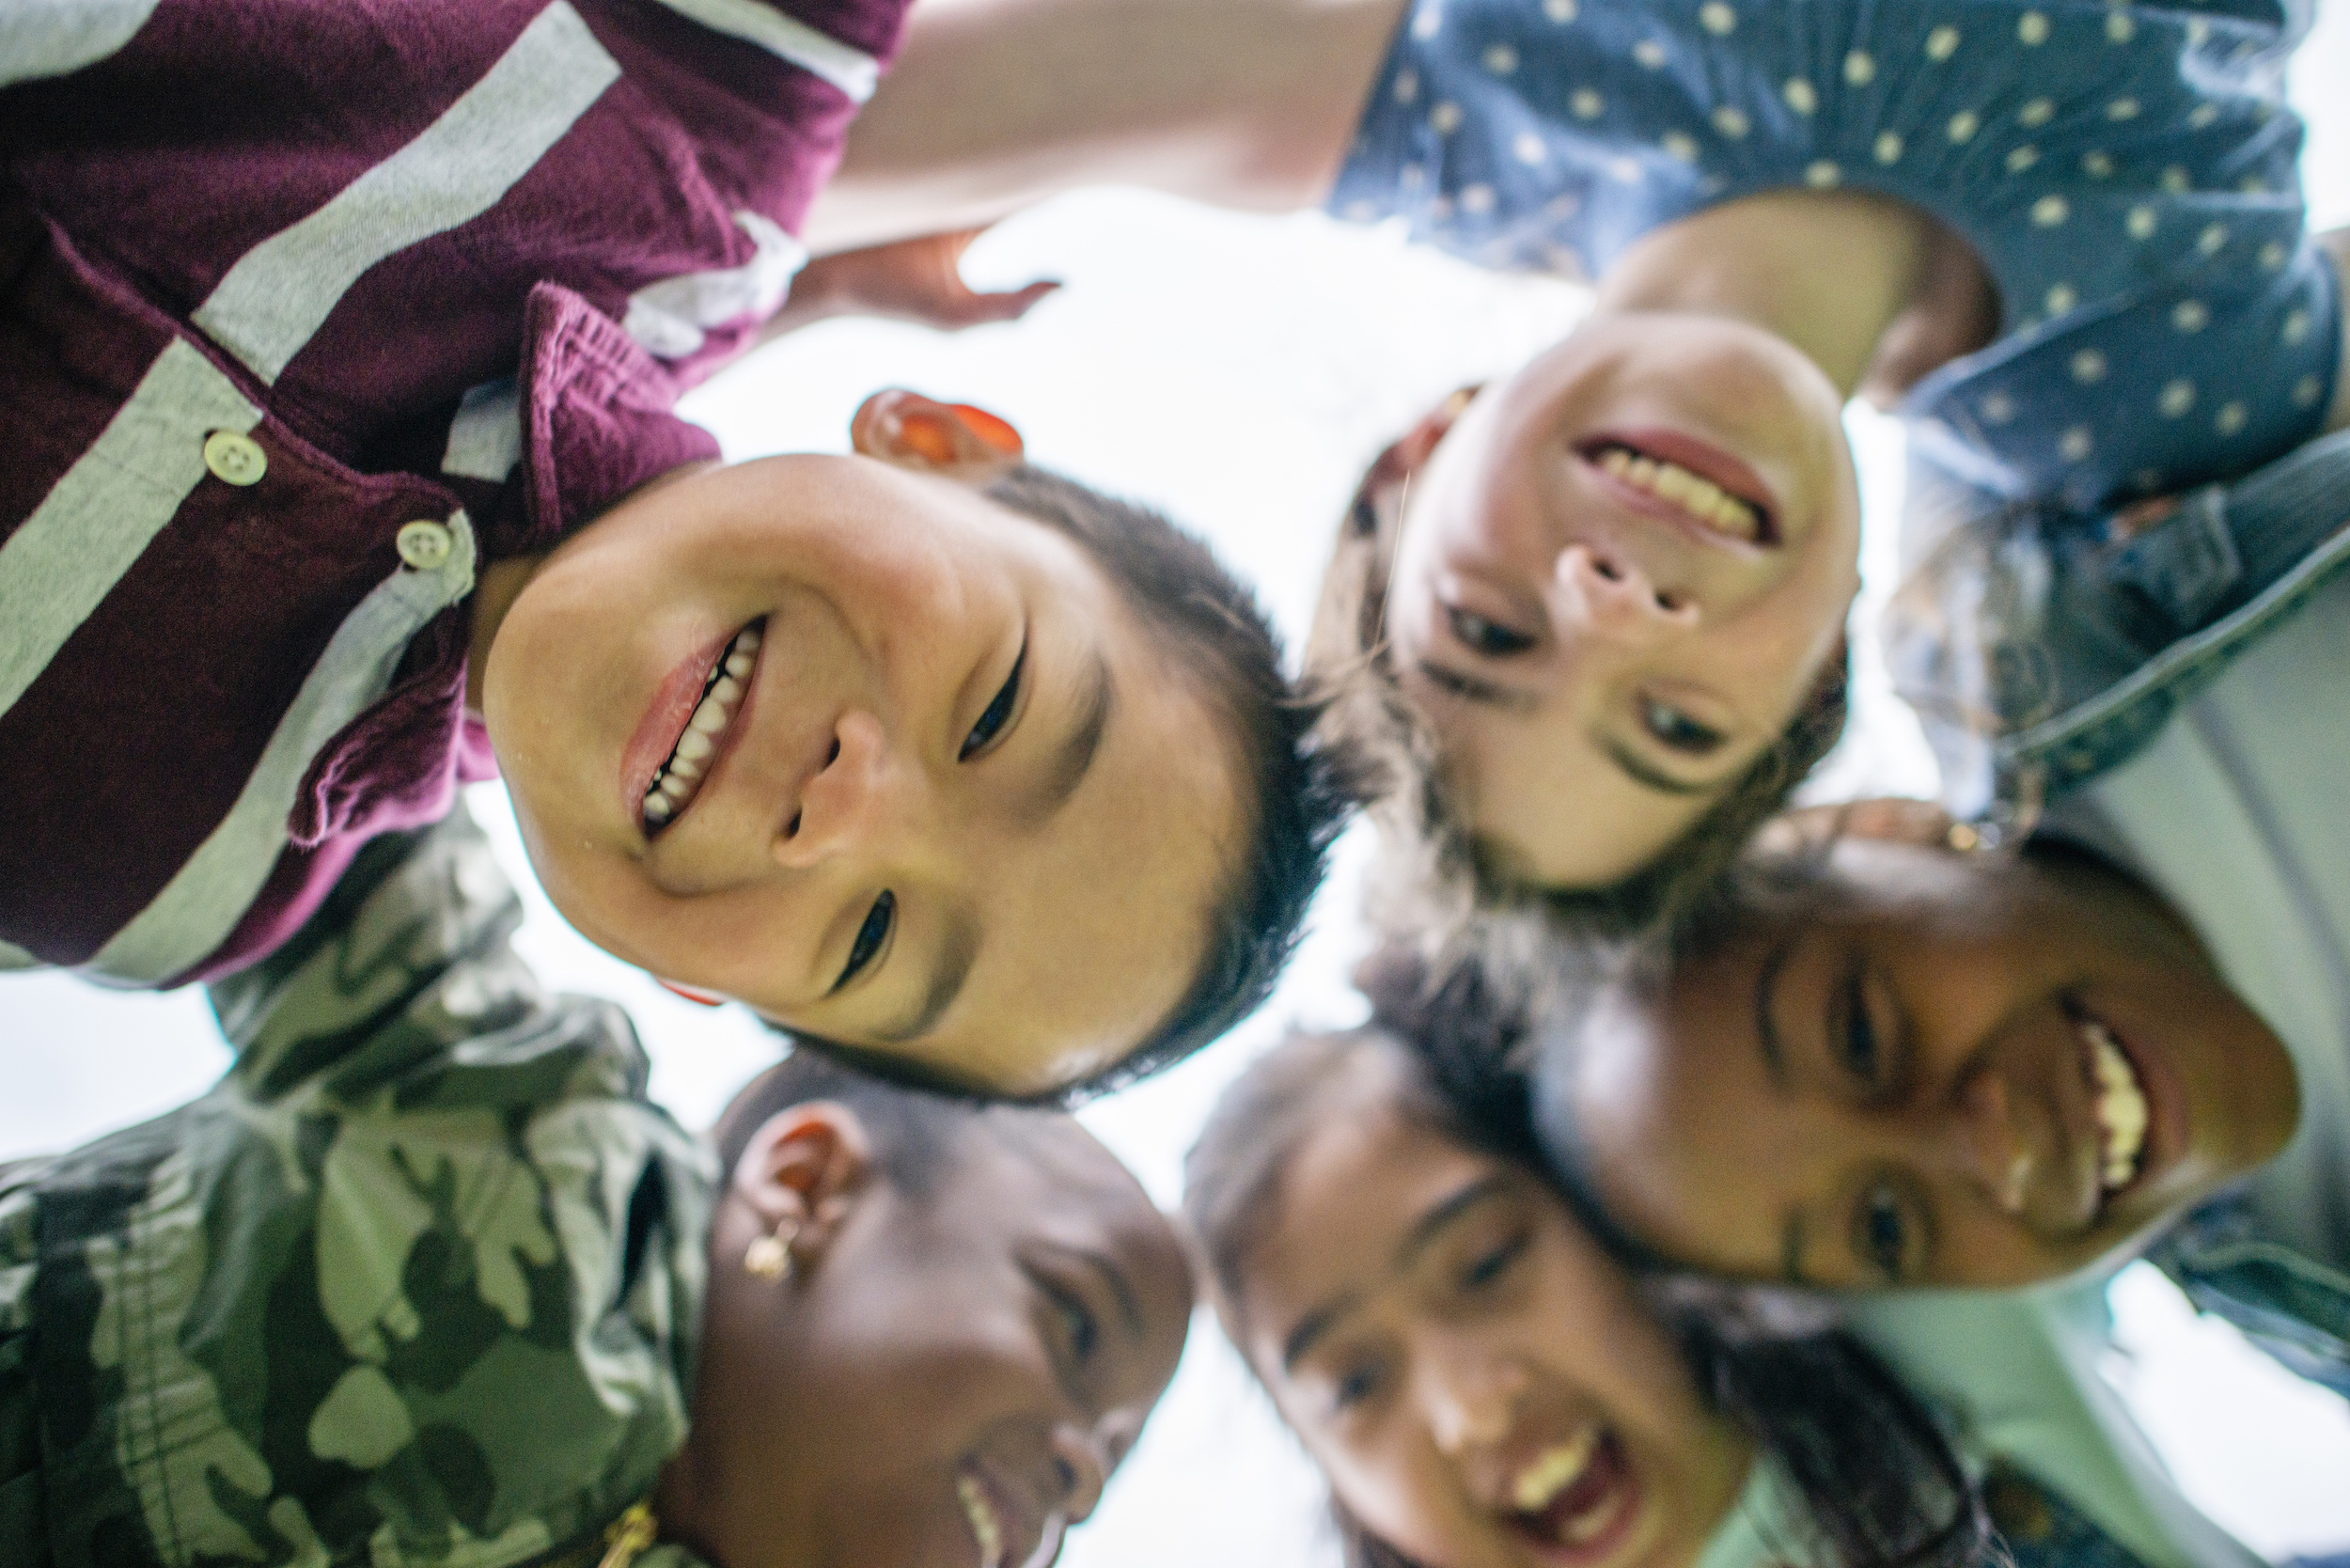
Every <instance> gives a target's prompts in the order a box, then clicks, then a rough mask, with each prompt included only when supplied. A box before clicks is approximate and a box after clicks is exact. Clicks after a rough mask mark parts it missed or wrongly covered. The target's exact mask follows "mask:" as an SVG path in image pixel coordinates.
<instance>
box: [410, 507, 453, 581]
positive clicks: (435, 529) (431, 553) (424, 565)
mask: <svg viewBox="0 0 2350 1568" xmlns="http://www.w3.org/2000/svg"><path fill="white" fill-rule="evenodd" d="M448 551H449V537H448V530H447V529H446V528H445V527H443V526H441V525H439V524H438V523H431V522H426V521H423V520H421V519H420V520H418V521H416V522H415V523H410V524H407V525H403V526H402V527H401V528H400V530H399V558H400V559H401V560H404V561H406V562H407V563H408V564H409V565H410V566H412V567H414V568H415V569H416V570H417V571H418V572H438V571H440V570H441V568H442V567H443V566H444V565H445V564H446V562H447V560H448Z"/></svg>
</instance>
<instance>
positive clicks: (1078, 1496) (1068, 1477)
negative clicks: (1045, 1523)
mask: <svg viewBox="0 0 2350 1568" xmlns="http://www.w3.org/2000/svg"><path fill="white" fill-rule="evenodd" d="M1052 1447H1053V1468H1054V1471H1055V1477H1056V1480H1057V1481H1058V1483H1059V1485H1060V1489H1061V1490H1060V1501H1059V1503H1058V1509H1057V1511H1058V1513H1060V1515H1061V1517H1062V1518H1064V1519H1066V1520H1068V1521H1069V1523H1071V1524H1073V1525H1081V1524H1083V1523H1085V1522H1086V1520H1088V1519H1089V1518H1091V1517H1092V1516H1093V1511H1094V1509H1095V1508H1097V1507H1098V1506H1100V1504H1101V1501H1102V1488H1103V1487H1104V1486H1106V1485H1107V1484H1109V1478H1110V1470H1111V1467H1112V1466H1113V1464H1114V1462H1113V1461H1112V1460H1111V1458H1110V1454H1109V1442H1108V1440H1107V1439H1106V1438H1105V1436H1104V1435H1102V1434H1101V1433H1100V1432H1098V1431H1095V1430H1092V1429H1090V1428H1087V1427H1081V1426H1073V1425H1070V1424H1067V1423H1064V1424H1062V1425H1060V1426H1057V1427H1055V1428H1054V1429H1053V1437H1052Z"/></svg>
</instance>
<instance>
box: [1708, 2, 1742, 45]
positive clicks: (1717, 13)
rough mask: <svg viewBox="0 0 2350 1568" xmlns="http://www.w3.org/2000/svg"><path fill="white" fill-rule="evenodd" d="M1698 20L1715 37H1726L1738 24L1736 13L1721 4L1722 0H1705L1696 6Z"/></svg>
mask: <svg viewBox="0 0 2350 1568" xmlns="http://www.w3.org/2000/svg"><path fill="white" fill-rule="evenodd" d="M1698 22H1699V24H1700V25H1701V26H1703V27H1704V28H1705V30H1706V31H1707V32H1709V33H1712V34H1713V35H1714V36H1715V37H1716V38H1727V37H1729V36H1730V34H1731V31H1733V30H1734V29H1735V28H1736V27H1737V25H1738V13H1737V12H1736V11H1733V10H1731V8H1729V7H1728V6H1725V5H1723V4H1722V0H1705V4H1704V5H1702V6H1700V7H1699V8H1698Z"/></svg>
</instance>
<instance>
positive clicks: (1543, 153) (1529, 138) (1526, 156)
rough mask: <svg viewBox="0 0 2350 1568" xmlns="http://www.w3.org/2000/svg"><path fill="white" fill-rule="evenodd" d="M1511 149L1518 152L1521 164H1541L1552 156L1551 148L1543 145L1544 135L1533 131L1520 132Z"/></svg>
mask: <svg viewBox="0 0 2350 1568" xmlns="http://www.w3.org/2000/svg"><path fill="white" fill-rule="evenodd" d="M1510 150H1511V151H1512V152H1514V153H1516V154H1517V159H1518V162H1519V163H1521V164H1529V165H1530V164H1539V163H1541V162H1542V161H1543V159H1545V158H1547V157H1549V156H1550V149H1549V148H1547V147H1545V146H1543V139H1542V137H1540V136H1538V135H1536V134H1535V133H1533V132H1531V131H1522V132H1520V133H1518V139H1517V140H1516V141H1515V142H1513V143H1512V144H1511V147H1510Z"/></svg>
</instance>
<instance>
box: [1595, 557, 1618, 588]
mask: <svg viewBox="0 0 2350 1568" xmlns="http://www.w3.org/2000/svg"><path fill="white" fill-rule="evenodd" d="M1591 570H1592V571H1594V572H1598V573H1599V574H1600V575H1601V576H1603V577H1605V578H1606V579H1607V580H1608V581H1609V582H1611V583H1621V582H1622V581H1623V573H1622V572H1620V571H1619V570H1617V567H1616V563H1615V562H1614V561H1611V560H1609V559H1607V558H1606V557H1604V556H1602V557H1593V558H1592V561H1591Z"/></svg>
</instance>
